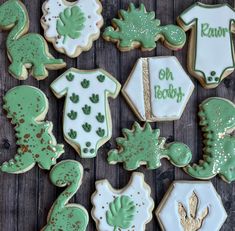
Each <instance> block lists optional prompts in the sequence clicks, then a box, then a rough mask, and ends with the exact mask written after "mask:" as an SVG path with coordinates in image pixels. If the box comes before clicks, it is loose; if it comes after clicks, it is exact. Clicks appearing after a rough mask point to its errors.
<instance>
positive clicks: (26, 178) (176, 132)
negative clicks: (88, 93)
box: [0, 0, 235, 231]
mask: <svg viewBox="0 0 235 231" xmlns="http://www.w3.org/2000/svg"><path fill="white" fill-rule="evenodd" d="M2 2H3V0H0V3H2ZM129 2H130V1H129V0H107V1H102V4H103V16H104V19H105V25H109V24H110V20H111V19H112V18H113V17H116V16H117V11H118V10H119V9H121V8H123V9H126V8H127V6H128V4H129ZM132 2H134V3H136V4H139V3H141V2H143V3H145V5H146V8H147V10H154V11H156V15H157V18H159V19H160V20H161V22H162V24H163V25H164V24H169V23H175V19H176V17H177V16H178V15H179V14H180V13H181V12H182V11H183V10H184V9H186V8H187V7H189V6H190V5H191V4H193V2H194V1H193V0H142V1H136V0H132ZM203 2H204V3H222V2H228V3H229V4H230V5H233V1H232V0H229V1H222V0H214V1H213V0H208V1H203ZM24 3H25V4H26V7H27V9H28V11H29V16H30V29H31V31H32V32H38V33H41V34H42V33H43V30H42V28H41V26H40V23H39V20H40V17H41V5H42V3H43V0H33V1H32V0H25V1H24ZM218 17H222V15H218ZM7 34H8V33H7V32H2V33H1V35H0V44H1V45H0V49H1V50H0V52H1V58H0V69H1V78H0V90H1V91H0V92H1V97H0V99H1V100H2V96H3V95H4V94H5V93H6V91H7V90H9V89H10V88H12V87H14V86H17V85H20V84H29V85H33V86H36V87H39V88H40V89H41V90H43V91H44V92H45V94H46V95H47V97H48V98H49V103H50V109H49V113H48V116H47V119H48V120H50V121H53V123H54V130H53V131H54V134H55V136H56V137H57V140H58V143H64V145H65V150H66V151H65V154H64V155H63V156H62V159H76V160H78V161H80V162H81V163H82V165H83V167H84V178H83V184H82V186H81V187H80V189H79V191H78V193H77V194H76V196H75V198H74V201H75V202H78V203H80V204H82V205H84V206H85V207H86V208H87V210H88V211H89V212H90V210H91V203H90V196H91V194H92V193H93V192H94V185H95V181H96V180H99V179H103V178H107V179H108V180H109V181H110V182H111V184H112V185H113V186H114V187H117V188H118V187H123V186H125V185H126V183H127V182H128V180H129V178H130V175H131V172H127V171H125V170H124V169H123V168H122V166H121V165H119V166H118V165H114V166H111V165H108V163H107V161H106V157H107V152H108V151H109V149H110V148H111V147H115V142H114V139H115V138H116V137H117V136H119V135H120V134H121V133H120V132H121V129H122V128H130V127H131V125H132V123H133V122H134V121H135V120H137V119H136V118H135V116H134V114H133V113H132V111H131V110H130V108H129V107H128V105H127V104H126V102H125V101H124V99H123V97H122V96H121V95H119V97H118V98H117V99H116V100H110V105H111V112H112V117H113V138H112V139H111V140H110V142H108V143H107V144H106V145H104V146H103V147H102V148H100V150H99V154H98V156H97V158H94V159H87V160H85V159H81V158H80V157H79V156H78V155H77V154H76V152H75V151H74V149H73V148H72V147H71V146H69V145H68V144H67V143H66V142H65V141H64V139H63V135H62V115H63V104H64V99H61V100H57V99H56V98H55V96H54V95H53V94H52V92H51V91H50V90H49V85H50V83H51V82H52V81H53V80H54V79H55V78H56V77H57V76H59V75H60V74H61V73H62V72H63V70H61V71H51V72H50V75H49V77H48V78H47V79H45V80H43V81H41V82H37V81H36V80H35V79H33V78H32V77H30V78H28V80H27V81H21V82H20V81H17V80H16V79H14V78H13V77H11V76H10V75H9V74H8V71H7V68H8V65H9V61H8V59H7V56H6V48H5V41H6V37H7ZM187 45H188V44H186V45H185V47H184V49H182V50H181V51H178V52H172V51H170V50H169V49H166V48H165V47H163V46H162V45H161V43H158V46H157V49H156V50H155V51H152V52H145V53H142V52H140V51H138V50H135V51H131V52H127V53H121V52H119V50H117V49H116V47H115V46H114V45H113V44H112V43H108V42H105V41H104V40H103V39H102V38H100V39H99V40H98V41H97V42H95V44H94V46H93V48H92V49H91V50H90V51H89V52H86V53H83V54H82V55H81V56H80V57H79V58H78V59H70V58H67V57H65V56H64V55H60V54H59V53H58V52H56V51H55V50H54V49H53V48H52V46H51V44H50V50H51V52H52V53H53V54H54V55H55V56H56V57H62V58H64V59H65V61H66V62H67V67H68V68H69V67H78V68H81V69H93V68H97V67H101V68H104V69H106V70H107V71H108V72H110V73H112V74H113V75H114V76H115V77H116V78H117V79H118V80H119V81H120V82H121V84H124V82H125V80H126V79H127V77H128V75H129V73H130V72H131V69H132V67H133V65H134V64H135V62H136V60H137V58H139V57H141V56H156V55H175V56H177V58H178V59H179V61H180V62H181V64H182V65H183V67H184V68H185V69H186V53H187ZM192 80H193V82H194V84H195V90H194V93H193V95H192V97H191V98H190V100H189V102H188V104H187V107H186V109H185V111H184V114H183V116H182V118H181V119H180V120H179V121H176V122H162V123H156V124H153V126H154V127H158V128H160V129H161V135H162V136H165V137H168V139H169V140H170V141H172V140H177V141H182V142H184V143H186V144H187V145H189V146H190V148H191V149H192V152H193V160H194V161H198V160H199V158H200V156H201V152H202V139H201V133H200V129H199V127H198V117H197V111H198V104H199V103H200V102H202V100H204V99H206V98H207V97H210V96H220V97H225V98H228V99H230V100H233V101H235V73H234V74H233V75H231V76H230V77H228V78H227V79H226V80H225V81H224V82H223V83H221V84H220V86H219V87H218V88H216V89H213V90H204V89H203V88H202V87H201V86H200V85H199V84H198V82H197V81H195V79H193V78H192ZM1 105H2V102H1ZM0 126H1V132H0V163H2V162H3V161H5V160H9V159H10V158H12V157H13V156H14V155H15V153H16V145H15V142H16V140H15V136H14V130H13V127H12V126H11V124H10V123H9V121H8V120H7V119H6V116H5V114H4V113H3V111H2V108H1V114H0ZM139 171H141V172H144V174H145V179H146V182H147V183H148V184H149V185H150V186H151V188H152V197H153V198H154V201H155V208H156V206H157V205H158V204H159V202H160V200H161V199H162V197H163V195H164V193H165V192H166V190H167V189H168V186H169V185H170V183H171V182H172V181H173V180H181V179H184V180H186V179H191V178H190V177H189V176H187V175H186V174H185V173H184V172H183V171H182V170H180V169H178V168H175V167H173V166H172V165H170V164H169V163H168V162H167V161H162V167H161V168H159V169H157V170H154V171H147V170H146V169H145V168H140V169H139ZM48 173H49V172H46V171H43V170H41V169H39V168H38V167H34V168H33V169H32V170H31V171H29V172H27V173H25V174H21V175H10V174H2V173H1V174H0V182H1V186H0V230H1V231H36V230H40V229H41V228H42V227H43V226H44V225H45V224H46V216H47V213H48V211H49V209H50V207H51V205H52V203H53V202H54V200H55V199H56V197H57V196H58V195H59V194H60V192H62V189H58V188H57V187H55V186H53V185H52V184H51V183H50V181H49V178H48V176H49V175H48ZM212 182H213V184H214V186H215V187H216V189H217V191H218V193H219V194H220V195H221V197H222V200H223V203H224V206H225V208H226V211H227V213H228V218H227V221H226V223H225V224H224V226H223V228H222V230H223V231H232V230H235V183H232V184H230V185H229V184H227V183H224V182H223V181H222V180H220V179H219V178H218V177H216V178H214V179H213V180H212ZM87 230H89V231H93V230H95V225H94V222H93V220H92V219H91V218H90V222H89V227H88V229H87ZM147 230H149V231H156V230H160V228H159V226H158V223H157V220H156V218H155V216H153V219H152V221H151V223H149V224H148V225H147ZM173 231H177V230H173ZM208 231H213V230H208Z"/></svg>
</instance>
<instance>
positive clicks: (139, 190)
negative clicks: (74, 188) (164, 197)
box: [91, 172, 154, 231]
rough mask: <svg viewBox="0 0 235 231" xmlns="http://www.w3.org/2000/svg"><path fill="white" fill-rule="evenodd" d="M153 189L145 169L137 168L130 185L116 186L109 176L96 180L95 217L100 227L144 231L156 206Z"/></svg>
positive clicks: (102, 229) (93, 213) (106, 229)
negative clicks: (146, 179)
mask: <svg viewBox="0 0 235 231" xmlns="http://www.w3.org/2000/svg"><path fill="white" fill-rule="evenodd" d="M150 194H151V189H150V187H149V186H148V185H147V184H146V183H145V181H144V175H143V174H142V173H137V172H134V173H133V174H132V176H131V179H130V181H129V183H128V185H127V186H126V187H125V188H123V189H119V190H116V189H114V188H113V187H112V186H111V185H110V183H109V182H108V181H107V180H100V181H97V182H96V191H95V193H94V194H93V195H92V199H91V201H92V204H93V208H92V212H91V214H92V217H93V219H94V220H95V222H96V226H97V230H99V231H118V230H120V231H128V230H138V231H144V230H145V225H146V224H147V223H148V222H149V221H150V220H151V219H152V210H153V207H154V202H153V199H152V198H151V195H150Z"/></svg>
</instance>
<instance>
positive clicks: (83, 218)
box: [41, 160, 89, 231]
mask: <svg viewBox="0 0 235 231" xmlns="http://www.w3.org/2000/svg"><path fill="white" fill-rule="evenodd" d="M82 177H83V167H82V165H81V164H80V163H79V162H77V161H74V160H65V161H61V162H60V163H58V164H57V165H55V166H54V167H53V168H52V170H51V172H50V179H51V182H52V183H53V184H54V185H55V186H57V187H65V186H67V188H66V189H65V190H64V191H63V192H62V193H61V194H60V196H59V197H58V198H57V200H56V201H55V202H54V204H53V205H52V207H51V209H50V212H49V214H48V218H47V225H46V226H45V227H44V228H43V229H42V230H41V231H57V230H58V231H59V230H61V231H62V230H63V231H85V230H86V227H87V225H88V221H89V215H88V213H87V211H86V209H85V208H84V207H83V206H81V205H79V204H69V203H68V202H69V200H70V199H71V198H72V197H73V195H74V194H75V193H76V192H77V191H78V189H79V187H80V185H81V183H82Z"/></svg>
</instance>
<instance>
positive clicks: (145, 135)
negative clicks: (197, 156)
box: [108, 122, 192, 170]
mask: <svg viewBox="0 0 235 231" xmlns="http://www.w3.org/2000/svg"><path fill="white" fill-rule="evenodd" d="M123 134H124V138H122V137H119V138H117V139H116V141H117V144H118V149H114V150H111V151H110V152H109V153H108V162H109V163H110V164H116V163H119V162H124V168H125V169H126V170H135V169H137V168H138V167H140V165H147V168H148V169H156V168H159V167H160V166H161V162H160V160H161V159H162V158H167V159H169V160H170V162H171V163H172V164H173V165H175V166H177V167H183V166H186V165H187V164H188V163H189V162H190V160H191V158H192V154H191V151H190V149H189V148H188V147H187V146H186V145H185V144H183V143H178V142H174V143H170V144H165V142H166V139H165V138H162V137H159V135H160V130H159V129H152V128H151V126H150V124H149V123H146V124H145V125H144V126H143V127H141V126H140V125H139V124H138V123H137V122H135V123H134V125H133V128H132V130H128V129H123Z"/></svg>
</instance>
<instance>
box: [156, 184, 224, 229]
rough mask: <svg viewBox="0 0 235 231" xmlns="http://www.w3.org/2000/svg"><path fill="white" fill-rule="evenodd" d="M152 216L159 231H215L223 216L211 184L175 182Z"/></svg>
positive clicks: (219, 202) (222, 221)
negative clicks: (154, 217) (155, 218)
mask: <svg viewBox="0 0 235 231" xmlns="http://www.w3.org/2000/svg"><path fill="white" fill-rule="evenodd" d="M156 216H157V219H158V221H159V223H160V226H161V229H162V230H163V231H172V230H177V231H199V230H200V231H209V230H213V231H219V230H220V228H221V226H222V225H223V223H224V222H225V220H226V218H227V213H226V211H225V209H224V207H223V204H222V201H221V198H220V196H219V195H218V194H217V192H216V190H215V188H214V186H213V185H212V183H211V182H200V181H175V182H173V184H172V185H171V186H170V188H169V190H168V191H167V193H166V195H165V196H164V198H163V199H162V201H161V202H160V204H159V206H158V208H157V210H156Z"/></svg>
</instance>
